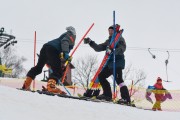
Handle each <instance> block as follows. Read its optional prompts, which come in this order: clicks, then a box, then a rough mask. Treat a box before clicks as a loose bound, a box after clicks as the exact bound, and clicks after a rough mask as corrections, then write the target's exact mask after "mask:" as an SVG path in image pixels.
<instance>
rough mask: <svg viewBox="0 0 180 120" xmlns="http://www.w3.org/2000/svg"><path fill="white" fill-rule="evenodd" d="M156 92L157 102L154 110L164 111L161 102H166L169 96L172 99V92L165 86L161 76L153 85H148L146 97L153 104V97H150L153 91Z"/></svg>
mask: <svg viewBox="0 0 180 120" xmlns="http://www.w3.org/2000/svg"><path fill="white" fill-rule="evenodd" d="M152 92H153V93H154V94H155V99H156V101H155V103H154V105H153V107H152V110H154V111H156V110H159V111H162V109H161V102H164V101H165V100H166V99H167V98H169V99H172V97H171V94H170V93H169V92H168V91H167V90H166V89H165V88H164V87H163V85H162V79H161V78H160V77H158V78H157V81H156V83H155V84H154V85H153V86H148V89H147V93H146V99H147V100H148V101H149V102H151V103H152V104H153V101H152V99H151V98H150V95H151V93H152Z"/></svg>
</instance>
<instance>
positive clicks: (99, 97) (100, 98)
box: [96, 94, 112, 101]
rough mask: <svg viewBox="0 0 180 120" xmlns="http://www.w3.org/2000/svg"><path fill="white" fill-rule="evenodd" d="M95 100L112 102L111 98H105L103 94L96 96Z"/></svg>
mask: <svg viewBox="0 0 180 120" xmlns="http://www.w3.org/2000/svg"><path fill="white" fill-rule="evenodd" d="M96 99H99V100H106V101H111V100H112V97H109V96H105V95H104V94H102V95H99V96H97V97H96Z"/></svg>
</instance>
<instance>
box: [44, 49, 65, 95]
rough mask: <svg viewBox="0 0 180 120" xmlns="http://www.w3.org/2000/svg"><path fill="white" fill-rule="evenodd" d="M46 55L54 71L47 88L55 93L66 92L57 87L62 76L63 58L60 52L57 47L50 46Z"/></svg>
mask: <svg viewBox="0 0 180 120" xmlns="http://www.w3.org/2000/svg"><path fill="white" fill-rule="evenodd" d="M46 55H47V60H48V62H49V64H50V67H51V69H52V71H53V72H52V73H51V74H50V76H49V79H48V83H47V90H48V91H49V92H53V93H60V94H65V92H63V91H61V90H60V89H59V88H57V87H56V83H58V80H60V78H61V77H62V70H61V60H60V58H59V53H58V51H57V50H56V49H55V48H53V47H51V46H48V50H47V51H46Z"/></svg>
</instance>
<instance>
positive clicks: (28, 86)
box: [22, 77, 32, 90]
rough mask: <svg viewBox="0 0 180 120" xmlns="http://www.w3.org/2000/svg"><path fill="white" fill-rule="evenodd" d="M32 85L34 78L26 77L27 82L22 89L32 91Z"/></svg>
mask: <svg viewBox="0 0 180 120" xmlns="http://www.w3.org/2000/svg"><path fill="white" fill-rule="evenodd" d="M31 83H32V78H31V77H26V80H25V81H24V84H23V86H22V89H23V90H30V86H31Z"/></svg>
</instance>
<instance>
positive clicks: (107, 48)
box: [106, 46, 112, 54]
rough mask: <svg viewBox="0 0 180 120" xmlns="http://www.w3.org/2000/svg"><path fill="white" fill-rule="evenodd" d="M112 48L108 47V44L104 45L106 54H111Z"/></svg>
mask: <svg viewBox="0 0 180 120" xmlns="http://www.w3.org/2000/svg"><path fill="white" fill-rule="evenodd" d="M111 53H112V50H111V49H110V48H109V46H107V47H106V54H111Z"/></svg>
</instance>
